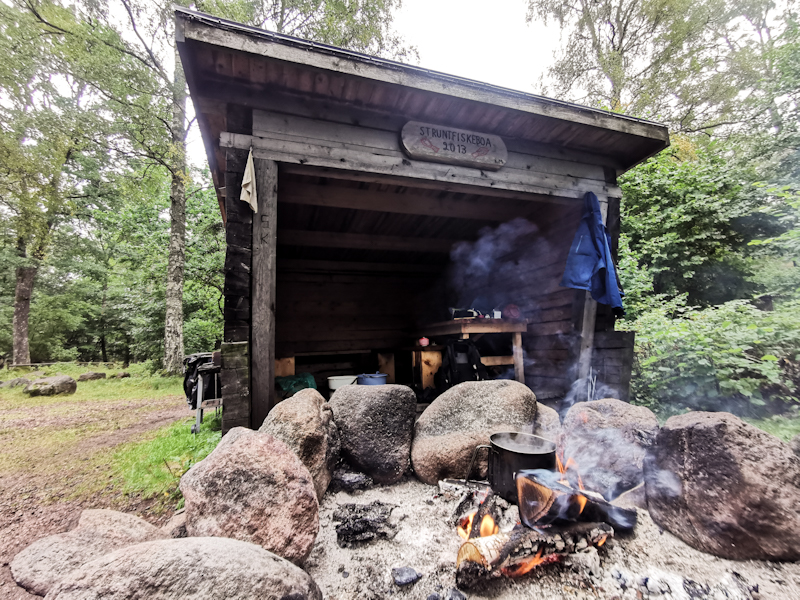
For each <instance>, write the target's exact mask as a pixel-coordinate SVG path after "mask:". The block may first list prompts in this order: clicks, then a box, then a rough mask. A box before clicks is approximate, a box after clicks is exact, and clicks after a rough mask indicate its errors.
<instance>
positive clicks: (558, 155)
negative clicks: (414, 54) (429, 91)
mask: <svg viewBox="0 0 800 600" xmlns="http://www.w3.org/2000/svg"><path fill="white" fill-rule="evenodd" d="M202 77H203V80H204V83H205V85H204V86H203V88H202V95H201V96H200V97H201V98H203V99H206V98H207V99H213V100H216V101H218V102H220V103H222V104H224V103H227V102H235V103H237V104H242V105H244V106H248V107H250V108H252V109H253V110H254V111H255V112H261V111H264V112H271V113H282V114H287V115H297V116H301V117H307V118H312V119H322V120H325V121H330V122H333V123H345V124H350V125H352V124H355V123H357V124H358V125H360V126H362V127H369V128H371V129H383V130H386V131H392V132H395V133H396V132H398V131H400V130H401V129H402V128H403V125H405V124H406V122H407V121H408V117H406V116H404V115H403V114H401V113H398V112H397V111H392V110H389V109H386V108H381V107H375V106H355V105H354V104H353V103H352V102H347V101H346V100H341V99H336V98H331V97H330V96H325V97H316V96H311V95H309V94H303V93H299V92H298V91H297V90H280V89H275V88H272V89H270V93H269V94H265V93H263V91H262V88H260V87H255V86H251V85H231V83H230V80H225V79H224V78H220V77H218V76H213V75H210V73H208V72H203V74H202ZM192 89H194V88H192ZM255 116H256V115H255V114H254V118H255ZM214 139H216V136H215V138H214ZM503 141H505V143H506V146H508V149H509V150H510V151H512V152H518V153H521V154H528V155H530V156H535V157H544V158H552V159H557V160H561V161H565V162H572V163H579V164H581V165H584V166H586V165H595V166H598V167H600V168H603V167H605V168H608V169H611V170H613V171H614V172H615V173H616V172H618V171H619V172H624V171H625V169H624V167H623V164H622V163H621V162H620V161H619V160H618V159H617V158H615V157H614V156H611V155H609V154H608V153H603V154H596V153H592V152H587V151H582V150H577V149H574V148H566V147H564V146H556V145H554V144H545V143H542V142H534V141H531V140H526V139H520V138H509V137H505V136H504V138H503Z"/></svg>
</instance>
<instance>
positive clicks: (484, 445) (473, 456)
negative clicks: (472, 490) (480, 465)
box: [464, 444, 492, 485]
mask: <svg viewBox="0 0 800 600" xmlns="http://www.w3.org/2000/svg"><path fill="white" fill-rule="evenodd" d="M481 448H486V449H487V450H489V452H491V451H492V447H491V446H489V445H488V444H481V445H480V446H475V450H473V451H472V460H470V461H469V469H467V474H466V475H464V485H466V484H468V483H469V475H470V473H472V467H473V466H475V457H476V456H478V450H480V449H481ZM487 456H488V453H487Z"/></svg>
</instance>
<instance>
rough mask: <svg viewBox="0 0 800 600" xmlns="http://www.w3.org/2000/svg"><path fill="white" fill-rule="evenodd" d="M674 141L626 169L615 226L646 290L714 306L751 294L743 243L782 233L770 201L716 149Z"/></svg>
mask: <svg viewBox="0 0 800 600" xmlns="http://www.w3.org/2000/svg"><path fill="white" fill-rule="evenodd" d="M675 142H676V143H675V145H674V146H673V147H671V148H670V149H668V150H666V151H664V152H662V153H661V154H659V155H658V156H656V157H654V158H652V159H650V160H648V161H647V162H645V163H644V164H642V165H640V166H638V167H636V168H635V169H633V170H631V171H629V172H628V173H626V174H625V175H624V176H623V177H622V178H621V180H620V185H621V187H622V190H623V205H622V231H623V233H624V234H625V236H626V238H627V240H628V243H629V247H630V249H631V252H632V255H633V256H634V257H635V258H636V260H637V262H638V264H639V266H640V268H642V269H645V270H646V271H647V272H648V273H649V274H650V275H651V276H652V278H653V292H654V293H655V294H666V295H669V296H677V295H680V294H687V295H688V301H689V303H690V304H719V303H721V302H725V301H728V300H732V299H734V298H741V297H744V296H747V295H748V294H751V293H753V292H754V291H755V290H754V287H753V286H752V285H750V282H749V280H748V276H749V275H750V273H751V271H750V268H751V266H750V263H749V260H750V254H752V252H751V250H752V249H751V248H749V247H748V242H751V241H752V240H754V239H756V238H758V237H759V236H762V237H763V236H765V235H770V234H774V233H776V232H780V231H782V225H781V224H780V223H779V222H778V220H777V219H776V218H774V217H772V216H770V215H769V214H767V213H765V212H764V211H762V210H761V209H762V208H763V207H765V206H766V204H767V202H768V201H772V200H774V199H771V198H767V197H766V196H765V193H764V190H763V188H762V187H758V186H756V185H753V184H752V183H750V181H751V179H750V178H749V174H748V173H747V172H744V171H743V170H741V169H736V168H735V167H733V166H732V165H731V164H730V160H729V158H728V157H726V156H725V154H724V153H723V152H721V151H720V150H719V149H717V148H715V147H713V146H712V147H707V148H701V147H698V146H697V145H696V144H693V143H691V142H689V141H688V140H685V139H682V138H677V139H676V140H675Z"/></svg>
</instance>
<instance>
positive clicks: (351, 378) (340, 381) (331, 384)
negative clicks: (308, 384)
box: [328, 375, 358, 393]
mask: <svg viewBox="0 0 800 600" xmlns="http://www.w3.org/2000/svg"><path fill="white" fill-rule="evenodd" d="M356 379H358V376H357V375H336V376H334V377H328V389H329V390H330V391H331V393H333V392H335V391H336V390H338V389H339V388H340V387H342V386H344V385H353V384H354V383H355V382H356Z"/></svg>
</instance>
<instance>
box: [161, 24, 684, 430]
mask: <svg viewBox="0 0 800 600" xmlns="http://www.w3.org/2000/svg"><path fill="white" fill-rule="evenodd" d="M175 16H176V38H177V45H178V49H179V52H180V57H181V61H182V63H183V67H184V70H185V73H186V78H187V81H188V84H189V90H190V93H191V98H192V101H193V103H194V106H195V110H196V112H197V119H198V123H199V125H200V130H201V132H202V135H203V141H204V144H205V148H206V152H207V155H208V162H209V166H210V169H211V174H212V177H213V180H214V185H215V187H216V190H217V195H218V198H219V204H220V211H221V213H222V219H223V221H224V223H225V227H226V235H227V255H226V261H225V290H224V292H225V307H224V312H225V333H224V344H223V348H222V350H223V353H222V355H223V370H222V377H223V398H224V406H225V411H224V416H223V428H224V429H225V430H227V429H229V428H231V427H233V426H237V425H244V426H251V427H258V426H259V425H260V424H261V422H262V421H263V419H264V417H265V416H266V414H267V412H268V411H269V409H270V408H271V407H272V406H273V405H274V403H275V401H276V400H275V392H274V378H275V376H276V369H277V370H278V373H279V374H280V373H281V372H293V371H294V369H296V370H297V371H308V372H311V373H313V374H315V376H317V377H318V378H319V380H320V381H321V382H322V381H324V377H325V376H326V375H332V374H336V373H347V372H348V371H349V372H364V371H366V370H367V368H370V367H371V366H374V367H375V368H377V365H378V364H379V363H378V361H380V364H381V365H382V366H383V368H384V370H388V371H394V372H392V373H390V376H392V377H396V379H397V380H398V382H401V383H410V378H411V377H412V365H411V360H412V359H411V357H412V355H414V354H416V356H417V359H418V360H419V358H420V356H421V353H420V352H416V353H415V352H414V351H413V350H414V347H413V343H414V339H415V337H416V336H418V335H419V334H421V333H425V332H426V328H425V325H426V323H432V322H435V321H442V320H443V319H444V315H445V311H446V308H447V306H448V303H449V302H457V301H458V299H454V298H457V296H459V295H460V296H461V297H472V298H478V297H482V298H488V299H489V300H488V301H489V302H490V303H491V302H497V303H499V304H502V303H504V302H507V303H511V304H516V305H517V306H519V307H520V309H521V310H522V315H521V318H522V319H524V320H526V321H527V326H526V327H523V329H524V330H525V331H524V332H523V333H521V334H519V333H517V334H515V335H519V337H518V338H517V340H518V341H521V348H522V352H517V353H516V356H512V358H511V359H509V360H504V359H503V355H504V354H512V350H511V348H510V346H509V347H508V348H507V349H503V348H501V349H500V351H499V352H500V355H501V356H500V358H495V359H492V360H490V361H488V362H489V363H490V364H506V363H512V364H513V363H514V360H513V359H514V358H516V360H517V367H520V366H521V364H522V363H521V362H520V361H522V360H523V357H522V354H523V352H524V381H525V383H526V384H527V385H528V386H529V387H531V389H533V390H534V392H535V393H536V395H537V397H539V398H540V399H547V398H554V399H555V398H559V397H563V396H564V395H565V394H566V393H567V391H568V390H569V389H570V386H571V385H572V384H573V382H575V381H576V380H580V379H581V378H585V377H586V376H587V375H588V374H589V373H590V369H592V371H591V372H594V373H596V374H597V376H598V379H599V381H601V382H603V383H605V384H607V385H610V386H612V387H615V388H616V389H617V390H618V391H619V393H620V395H621V396H622V397H625V396H626V395H627V391H628V386H629V378H630V370H631V361H632V357H633V335H632V334H630V333H625V332H615V331H614V319H613V317H612V315H611V312H610V309H608V308H607V307H604V306H600V307H598V306H597V305H596V303H595V302H594V301H593V300H591V298H590V297H588V295H587V293H586V292H583V291H576V290H573V289H566V288H562V287H560V286H559V282H560V280H561V276H562V274H563V271H564V266H565V261H566V257H567V254H568V252H569V248H570V244H571V241H572V238H573V235H574V233H575V230H576V228H577V225H578V222H579V220H580V214H581V209H582V206H583V201H582V198H583V196H584V194H585V192H587V191H592V192H594V193H595V194H597V196H598V198H599V199H600V202H601V207H602V210H603V213H604V216H605V218H606V222H607V227H608V229H609V231H610V233H611V235H612V238H613V246H614V252H616V244H617V239H618V236H619V224H620V223H619V218H620V215H619V202H620V195H621V194H620V189H619V187H618V186H617V183H616V182H617V177H618V176H619V175H620V174H621V173H623V172H625V171H626V170H628V169H630V168H631V167H633V166H634V165H636V164H637V163H639V162H641V161H643V160H645V159H646V158H648V157H649V156H652V155H654V154H656V153H657V152H659V151H660V150H662V149H663V148H665V147H667V146H668V145H669V137H668V133H667V130H666V128H665V127H664V126H662V125H659V124H656V123H651V122H647V121H643V120H641V119H635V118H631V117H627V116H624V115H617V114H612V113H608V112H604V111H601V110H596V109H591V108H586V107H583V106H578V105H574V104H569V103H566V102H561V101H556V100H551V99H548V98H543V97H540V96H534V95H529V94H524V93H521V92H516V91H511V90H507V89H503V88H499V87H495V86H491V85H487V84H483V83H478V82H475V81H471V80H467V79H462V78H458V77H453V76H450V75H445V74H442V73H436V72H432V71H429V70H426V69H422V68H419V67H414V66H409V65H403V64H400V63H396V62H393V61H389V60H384V59H380V58H375V57H372V56H366V55H363V54H359V53H355V52H351V51H348V50H343V49H341V48H335V47H331V46H327V45H324V44H318V43H314V42H309V41H306V40H301V39H297V38H293V37H290V36H285V35H280V34H277V33H272V32H269V31H264V30H260V29H255V28H251V27H246V26H243V25H240V24H237V23H232V22H229V21H225V20H222V19H218V18H214V17H211V16H208V15H204V14H200V13H196V12H192V11H189V10H185V9H177V10H176V13H175ZM251 149H252V151H253V156H254V163H255V174H256V176H255V179H256V184H257V195H258V210H257V212H253V211H252V210H251V208H250V206H249V205H248V204H247V203H245V202H242V201H241V200H240V194H241V185H242V178H243V173H244V170H245V166H246V161H247V156H248V153H249V151H250V150H251ZM479 239H480V240H482V241H481V242H480V243H478V244H475V245H473V246H469V245H466V244H469V243H475V242H476V240H479ZM486 240H489V241H492V242H493V243H494V246H493V247H492V248H490V249H488V250H486V252H488V253H489V254H491V257H492V261H493V262H492V265H491V266H490V267H489V268H488V269H487V270H486V271H485V272H483V273H481V275H480V276H475V273H474V272H473V271H471V270H470V269H471V268H472V267H470V266H469V265H466V266H464V265H459V264H457V263H458V261H459V260H460V259H459V258H458V257H461V258H462V259H464V257H466V259H465V260H467V261H469V260H474V259H475V256H476V255H477V256H478V257H480V252H482V251H484V250H483V244H484V243H487V242H486ZM465 243H466V244H465ZM454 249H455V250H456V251H455V252H454ZM476 253H477V254H476ZM454 263H456V264H454ZM454 286H455V287H456V288H459V289H458V290H456V293H454V291H453V287H454ZM470 295H471V296H470ZM466 301H467V302H468V301H469V300H466ZM450 305H451V306H452V305H453V304H450ZM465 308H469V307H468V306H466V307H465ZM487 323H488V322H487ZM504 323H506V325H507V327H511V325H508V324H509V323H510V322H508V321H504ZM514 324H517V325H518V324H519V320H517V321H514V322H513V323H512V325H514ZM498 325H500V322H498ZM439 327H440V329H437V330H436V331H437V332H440V333H441V332H445V330H446V329H447V328H446V327H445V329H441V327H442V326H441V325H440V326H439ZM501 329H502V328H501ZM512 329H513V327H512ZM505 330H506V331H511V329H508V328H507V329H505ZM464 335H468V334H464ZM501 343H505V342H501ZM508 344H510V342H508ZM417 350H418V349H417ZM393 356H394V357H395V359H396V360H395V364H394V366H393V365H392V357H393ZM370 361H371V362H370ZM419 366H420V365H419V363H417V367H419ZM522 373H523V371H522V369H521V368H518V369H517V371H516V374H517V376H518V377H520V376H521V374H522Z"/></svg>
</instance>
